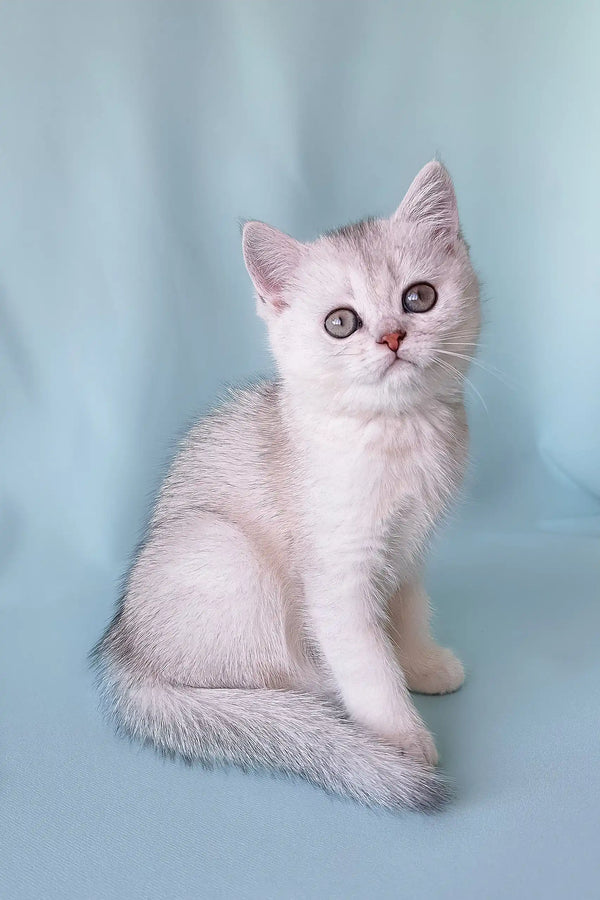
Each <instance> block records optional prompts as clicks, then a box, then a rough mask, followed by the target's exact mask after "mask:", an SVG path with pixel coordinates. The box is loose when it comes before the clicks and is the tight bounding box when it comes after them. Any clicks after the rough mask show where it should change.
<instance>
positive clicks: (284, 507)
mask: <svg viewBox="0 0 600 900" xmlns="http://www.w3.org/2000/svg"><path fill="white" fill-rule="evenodd" d="M243 249H244V257H245V260H246V265H247V267H248V271H249V273H250V275H251V277H252V280H253V282H254V285H255V287H256V291H257V295H258V311H259V313H260V315H261V316H262V317H263V318H264V319H265V320H266V322H267V325H268V328H269V335H270V340H271V345H272V348H273V353H274V355H275V358H276V360H277V364H278V368H279V371H280V375H281V378H280V380H278V381H275V382H265V383H263V384H261V385H259V386H257V387H255V388H251V389H249V390H244V391H240V392H238V393H235V394H234V395H233V396H232V398H231V400H230V401H229V402H228V403H227V404H226V405H225V406H223V407H222V408H221V409H219V410H218V411H217V412H215V413H214V414H213V415H211V416H209V417H207V418H206V419H204V420H203V421H202V422H200V423H199V424H198V425H197V426H196V427H195V428H194V429H193V430H192V432H191V433H190V434H189V436H188V437H187V439H186V441H185V442H184V445H183V447H182V449H181V452H180V454H179V456H178V457H177V459H176V460H175V462H174V464H173V466H172V468H171V471H170V473H169V475H168V477H167V479H166V481H165V483H164V485H163V488H162V491H161V493H160V496H159V499H158V502H157V505H156V509H155V511H154V514H153V517H152V521H151V524H150V528H149V531H148V536H147V538H146V540H145V543H144V545H143V546H142V548H141V550H140V552H139V555H138V558H137V560H136V562H135V564H134V566H133V568H132V571H131V573H130V576H129V579H128V584H127V590H126V594H125V597H124V600H123V604H122V607H121V609H120V611H119V613H118V615H117V616H116V618H115V620H114V622H113V623H112V625H111V626H110V628H109V630H108V632H107V634H106V636H105V637H104V639H103V640H102V641H101V643H100V645H99V647H98V659H99V662H100V664H101V668H102V673H103V678H104V684H105V687H106V690H107V694H108V696H109V698H110V701H111V704H112V708H113V710H114V712H115V713H116V716H117V719H118V721H119V723H120V724H121V726H122V727H124V729H125V730H126V731H127V732H128V733H129V734H131V735H134V736H136V737H140V738H142V739H144V740H147V741H150V742H151V743H153V744H154V745H155V746H156V747H157V748H159V749H160V750H161V751H163V752H165V753H168V754H178V755H181V756H183V757H185V758H186V759H189V760H199V761H201V762H203V763H205V764H211V763H228V762H233V763H236V764H239V765H242V766H261V767H269V768H275V769H278V770H280V771H284V772H287V773H289V774H295V775H302V776H304V777H306V778H309V779H310V780H312V781H313V782H315V783H317V784H319V785H321V786H322V787H324V788H326V789H328V790H331V791H334V792H338V793H341V794H345V795H350V796H352V797H354V798H357V799H359V800H361V801H364V802H366V803H368V804H372V805H381V806H387V807H392V808H396V807H399V806H411V807H418V808H431V807H433V806H436V805H437V804H438V803H440V802H441V801H442V800H443V798H444V795H445V789H444V785H443V781H442V780H441V779H440V778H439V777H438V776H437V775H436V774H435V771H434V769H433V768H432V766H433V765H434V764H435V763H436V761H437V754H436V750H435V746H434V743H433V740H432V738H431V735H430V734H429V732H428V731H427V730H426V729H425V727H424V725H423V723H422V721H421V719H420V718H419V715H418V713H417V711H416V709H415V707H414V706H413V704H412V702H411V698H410V695H409V690H416V691H422V692H425V693H444V692H446V691H454V690H456V689H457V688H458V687H460V685H461V683H462V680H463V670H462V666H461V664H460V662H459V661H458V660H457V659H456V658H455V657H454V656H453V655H452V653H451V652H450V651H449V650H444V649H442V648H440V647H438V646H437V645H436V644H435V643H434V641H433V639H432V637H431V636H430V634H429V629H428V600H427V596H426V595H425V592H424V590H423V588H422V586H421V567H422V561H423V554H424V551H425V549H426V547H427V543H428V541H429V538H430V535H431V533H432V529H433V527H434V526H435V524H436V522H438V520H439V519H440V517H441V516H442V515H443V514H444V512H445V510H446V509H447V507H448V504H449V503H450V501H451V500H452V498H453V496H454V494H455V493H456V490H457V488H458V486H459V483H460V480H461V476H462V473H463V469H464V465H465V457H466V445H467V427H466V422H465V412H464V406H463V376H464V372H465V370H466V367H467V365H468V357H469V356H470V355H471V354H472V352H473V350H474V346H475V341H476V339H477V335H478V330H479V300H478V287H477V280H476V277H475V274H474V272H473V269H472V267H471V264H470V262H469V256H468V251H467V248H466V246H465V243H464V241H463V239H462V237H461V234H460V230H459V223H458V214H457V207H456V199H455V196H454V190H453V187H452V182H451V180H450V177H449V175H448V173H447V172H446V170H445V169H444V168H443V166H441V165H440V164H439V163H437V162H432V163H429V164H428V165H427V166H425V168H424V169H423V170H422V171H421V172H420V173H419V175H418V176H417V178H416V179H415V181H414V182H413V184H412V186H411V188H410V190H409V192H408V194H407V196H406V197H405V199H404V201H403V202H402V204H401V206H400V207H399V209H398V210H397V212H396V213H395V214H394V215H393V216H392V218H391V219H382V220H379V219H378V220H367V221H364V222H360V223H359V224H357V225H351V226H347V227H344V228H341V229H339V230H338V231H336V232H333V233H331V234H327V235H325V236H324V237H321V238H319V240H317V241H315V242H314V243H311V244H301V243H299V242H297V241H295V240H293V239H292V238H290V237H288V236H287V235H284V234H282V233H281V232H279V231H276V230H275V229H274V228H271V227H269V226H267V225H263V224H262V223H260V222H249V223H247V224H246V225H245V227H244V235H243ZM454 353H458V356H454V355H453V354H454Z"/></svg>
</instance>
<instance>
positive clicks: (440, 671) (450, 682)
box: [405, 646, 465, 694]
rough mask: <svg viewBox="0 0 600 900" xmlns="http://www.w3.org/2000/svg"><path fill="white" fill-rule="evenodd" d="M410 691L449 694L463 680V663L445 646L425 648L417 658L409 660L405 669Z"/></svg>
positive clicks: (459, 685)
mask: <svg viewBox="0 0 600 900" xmlns="http://www.w3.org/2000/svg"><path fill="white" fill-rule="evenodd" d="M405 674H406V680H407V683H408V687H409V689H410V690H411V691H416V692H417V693H418V694H451V693H453V691H457V690H458V689H459V687H461V685H462V684H463V682H464V680H465V670H464V669H463V665H462V663H461V661H460V659H458V658H457V657H456V656H455V655H454V653H453V652H452V651H451V650H447V649H446V648H445V647H437V646H434V647H433V648H427V650H424V651H423V653H422V654H420V655H419V658H418V659H415V660H411V661H410V665H407V666H406V669H405Z"/></svg>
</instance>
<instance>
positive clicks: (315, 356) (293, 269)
mask: <svg viewBox="0 0 600 900" xmlns="http://www.w3.org/2000/svg"><path fill="white" fill-rule="evenodd" d="M243 250H244V259H245V262H246V266H247V268H248V272H249V273H250V276H251V278H252V281H253V282H254V286H255V288H256V292H257V296H258V312H259V314H260V315H261V316H262V317H263V318H264V319H265V320H266V322H267V325H268V327H269V337H270V341H271V346H272V349H273V353H274V355H275V358H276V360H277V364H278V367H279V370H280V372H281V374H282V376H283V378H284V380H285V381H286V382H287V384H288V385H289V387H290V389H292V390H298V389H300V390H302V391H304V392H310V395H311V396H313V397H314V398H315V400H317V402H318V401H319V398H322V400H323V403H327V405H328V406H329V405H330V404H331V405H337V406H338V407H340V408H344V409H345V408H354V409H364V410H365V411H369V410H372V411H375V410H380V411H383V410H385V409H389V408H395V409H402V408H406V407H408V406H411V405H414V404H415V403H419V402H422V401H423V400H425V399H426V398H428V397H436V396H437V397H451V396H453V395H456V394H457V393H460V392H461V390H462V380H463V377H464V374H465V372H466V369H467V367H468V362H469V360H468V358H469V357H471V356H472V355H473V353H474V350H475V342H476V340H477V335H478V332H479V294H478V285H477V278H476V276H475V273H474V271H473V268H472V266H471V263H470V260H469V253H468V249H467V247H466V245H465V242H464V240H463V238H462V236H461V233H460V227H459V221H458V211H457V206H456V197H455V194H454V188H453V186H452V181H451V179H450V176H449V174H448V172H447V171H446V169H445V168H444V167H443V166H442V165H441V164H440V163H438V162H430V163H428V165H426V166H425V167H424V168H423V169H422V170H421V171H420V172H419V174H418V175H417V177H416V178H415V180H414V182H413V183H412V185H411V187H410V188H409V191H408V193H407V194H406V196H405V198H404V200H403V201H402V203H401V204H400V206H399V207H398V209H397V210H396V212H395V213H394V215H393V216H392V217H391V218H389V219H367V220H365V221H363V222H359V223H358V224H356V225H348V226H344V227H343V228H340V229H338V230H337V231H334V232H331V233H329V234H326V235H324V236H323V237H321V238H319V239H318V240H316V241H314V242H313V243H308V244H304V243H300V242H299V241H296V240H294V239H293V238H291V237H288V235H286V234H283V233H282V232H280V231H277V230H276V229H275V228H272V227H271V226H269V225H265V224H263V223H262V222H248V223H246V225H245V226H244V233H243ZM454 354H456V355H454Z"/></svg>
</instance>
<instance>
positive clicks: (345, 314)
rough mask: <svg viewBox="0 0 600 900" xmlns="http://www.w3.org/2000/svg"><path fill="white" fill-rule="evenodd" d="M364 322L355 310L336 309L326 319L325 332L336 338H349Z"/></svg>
mask: <svg viewBox="0 0 600 900" xmlns="http://www.w3.org/2000/svg"><path fill="white" fill-rule="evenodd" d="M361 325H362V322H361V321H360V319H359V318H358V316H357V315H356V313H355V312H354V310H353V309H334V310H332V311H331V312H330V313H329V315H328V316H327V318H326V319H325V331H326V332H327V334H330V335H331V337H334V338H347V337H350V335H351V334H354V332H355V331H356V329H357V328H360V326H361Z"/></svg>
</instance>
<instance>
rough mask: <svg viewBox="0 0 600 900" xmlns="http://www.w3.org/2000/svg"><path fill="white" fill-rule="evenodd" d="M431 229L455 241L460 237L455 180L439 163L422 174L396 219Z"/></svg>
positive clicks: (402, 204) (396, 214) (430, 166)
mask: <svg viewBox="0 0 600 900" xmlns="http://www.w3.org/2000/svg"><path fill="white" fill-rule="evenodd" d="M392 218H393V219H395V220H398V219H400V220H404V221H406V222H420V223H422V224H424V225H429V226H431V227H432V228H434V229H435V230H436V231H438V232H440V234H442V233H444V232H447V233H448V236H449V238H451V239H452V240H453V239H454V238H455V237H456V235H457V234H458V231H459V228H460V225H459V221H458V207H457V204H456V195H455V193H454V186H453V184H452V179H451V178H450V175H449V174H448V172H447V170H446V169H445V168H444V166H442V164H441V163H438V162H430V163H427V165H426V166H424V167H423V168H422V169H421V171H420V172H419V173H418V175H417V176H416V178H415V179H414V181H413V183H412V184H411V186H410V187H409V189H408V191H407V192H406V196H405V198H404V200H403V201H402V203H401V204H400V206H399V207H398V209H397V210H396V212H395V213H394V216H393V217H392Z"/></svg>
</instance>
